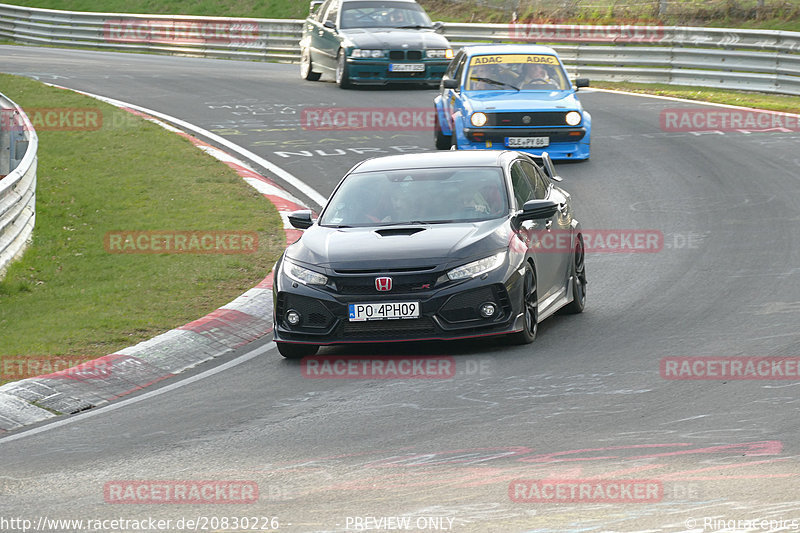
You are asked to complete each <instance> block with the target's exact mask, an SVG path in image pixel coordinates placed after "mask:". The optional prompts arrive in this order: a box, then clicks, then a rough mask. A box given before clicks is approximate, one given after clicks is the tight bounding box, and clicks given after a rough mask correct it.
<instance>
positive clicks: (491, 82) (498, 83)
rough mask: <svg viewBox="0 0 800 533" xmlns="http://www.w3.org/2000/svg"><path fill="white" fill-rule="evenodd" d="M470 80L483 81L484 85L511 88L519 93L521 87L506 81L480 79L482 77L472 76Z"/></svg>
mask: <svg viewBox="0 0 800 533" xmlns="http://www.w3.org/2000/svg"><path fill="white" fill-rule="evenodd" d="M470 80H475V81H482V82H483V83H488V84H490V85H501V86H504V87H511V88H512V89H514V90H515V91H517V92H519V87H516V86H514V85H511V84H510V83H506V82H504V81H499V80H493V79H491V78H480V77H476V76H472V77H471V78H470Z"/></svg>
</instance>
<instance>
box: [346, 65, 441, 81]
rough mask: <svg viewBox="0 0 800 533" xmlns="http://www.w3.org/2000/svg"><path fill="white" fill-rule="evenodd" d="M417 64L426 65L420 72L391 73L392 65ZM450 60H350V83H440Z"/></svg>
mask: <svg viewBox="0 0 800 533" xmlns="http://www.w3.org/2000/svg"><path fill="white" fill-rule="evenodd" d="M405 63H416V64H420V63H421V64H423V65H425V70H424V71H420V72H390V71H389V66H390V65H391V64H405ZM449 63H450V61H449V60H430V59H421V60H419V61H392V60H390V59H379V60H375V59H348V60H347V73H348V76H349V78H350V82H351V83H354V84H359V85H386V84H389V83H439V82H440V81H441V79H442V76H443V75H444V71H445V70H447V65H448V64H449Z"/></svg>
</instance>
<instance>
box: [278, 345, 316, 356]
mask: <svg viewBox="0 0 800 533" xmlns="http://www.w3.org/2000/svg"><path fill="white" fill-rule="evenodd" d="M276 344H277V345H278V351H279V352H280V354H281V355H282V356H284V357H285V358H287V359H298V358H300V357H309V356H312V355H314V354H316V353H317V350H319V346H316V345H314V344H292V343H288V342H278V343H276Z"/></svg>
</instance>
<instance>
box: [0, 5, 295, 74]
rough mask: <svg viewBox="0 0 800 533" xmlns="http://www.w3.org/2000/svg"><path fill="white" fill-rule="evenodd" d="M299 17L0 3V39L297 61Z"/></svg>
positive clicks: (112, 48)
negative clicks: (64, 8)
mask: <svg viewBox="0 0 800 533" xmlns="http://www.w3.org/2000/svg"><path fill="white" fill-rule="evenodd" d="M302 26H303V21H302V20H284V19H248V18H241V19H239V18H236V19H234V18H225V17H198V16H188V15H186V16H184V15H180V16H173V15H130V14H119V13H89V12H78V11H58V10H52V9H38V8H31V7H22V6H14V5H9V4H0V39H2V38H5V39H10V40H12V41H14V42H18V43H27V44H45V45H56V46H69V47H75V46H77V47H91V48H101V49H106V50H116V51H129V52H159V53H167V54H176V55H190V56H200V57H215V58H226V59H248V60H265V59H269V60H278V61H297V60H299V59H300V50H299V48H298V41H299V40H300V31H301V30H302Z"/></svg>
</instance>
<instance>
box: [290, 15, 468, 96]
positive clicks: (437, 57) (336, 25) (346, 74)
mask: <svg viewBox="0 0 800 533" xmlns="http://www.w3.org/2000/svg"><path fill="white" fill-rule="evenodd" d="M441 28H442V24H441V23H439V22H437V23H432V22H431V19H430V18H428V15H427V14H426V13H425V11H424V10H423V9H422V7H420V5H419V4H417V3H416V2H415V1H414V0H387V1H384V0H325V1H324V2H316V1H315V2H311V14H310V15H309V17H308V19H306V22H305V24H304V25H303V38H302V39H301V40H300V50H301V60H300V75H301V76H302V77H303V78H304V79H306V80H311V81H316V80H318V79H319V78H320V76H321V75H322V74H324V73H327V74H331V75H333V76H335V79H336V83H337V84H338V85H339V87H342V88H348V87H350V86H351V85H384V84H387V83H418V84H427V85H435V86H438V84H439V81H440V80H441V79H442V74H444V71H445V69H446V68H447V65H448V63H449V62H450V60H451V59H452V58H453V49H452V48H451V47H450V43H449V42H448V41H447V38H445V37H444V35H441V34H440V33H438V32H439V31H440V30H441Z"/></svg>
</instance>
